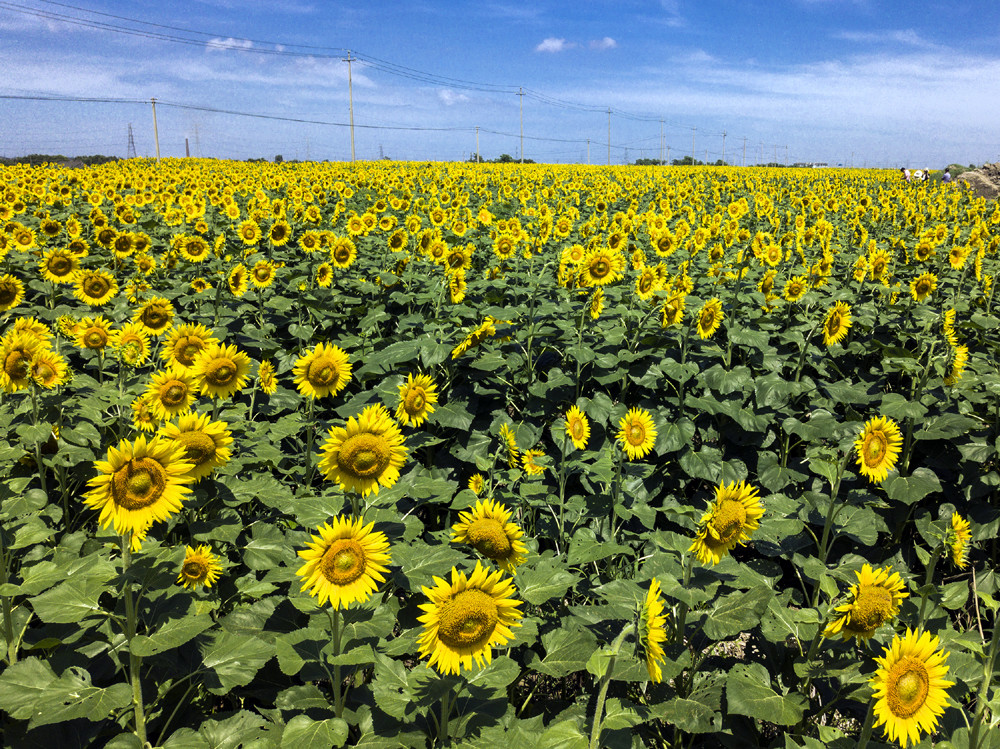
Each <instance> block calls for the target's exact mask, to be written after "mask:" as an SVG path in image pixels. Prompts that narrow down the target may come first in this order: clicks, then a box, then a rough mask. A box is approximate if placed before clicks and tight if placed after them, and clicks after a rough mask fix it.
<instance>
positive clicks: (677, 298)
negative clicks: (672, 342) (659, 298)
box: [660, 292, 687, 328]
mask: <svg viewBox="0 0 1000 749" xmlns="http://www.w3.org/2000/svg"><path fill="white" fill-rule="evenodd" d="M686 299H687V296H686V295H685V294H684V293H683V292H677V293H674V294H671V295H670V296H669V297H668V298H667V300H666V301H665V302H664V303H663V309H662V310H661V320H660V324H661V325H662V326H663V327H664V328H666V327H668V326H670V325H676V324H677V323H679V322H680V321H681V320H683V319H684V306H685V303H686Z"/></svg>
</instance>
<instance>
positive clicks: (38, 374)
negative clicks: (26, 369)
mask: <svg viewBox="0 0 1000 749" xmlns="http://www.w3.org/2000/svg"><path fill="white" fill-rule="evenodd" d="M31 374H32V376H33V377H34V378H35V379H36V380H38V381H39V382H42V383H46V382H51V381H52V380H54V379H55V378H56V370H55V369H54V368H53V367H52V365H51V364H49V363H48V362H47V361H45V360H44V359H41V360H38V361H36V362H35V363H34V365H33V366H32V368H31Z"/></svg>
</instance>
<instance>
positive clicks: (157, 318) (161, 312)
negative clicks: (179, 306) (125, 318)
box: [132, 296, 174, 335]
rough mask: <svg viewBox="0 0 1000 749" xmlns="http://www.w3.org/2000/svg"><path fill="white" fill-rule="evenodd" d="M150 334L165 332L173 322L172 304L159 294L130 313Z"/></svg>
mask: <svg viewBox="0 0 1000 749" xmlns="http://www.w3.org/2000/svg"><path fill="white" fill-rule="evenodd" d="M132 319H133V320H135V321H136V322H137V323H139V324H140V325H142V327H143V328H145V329H146V332H148V333H149V334H150V335H160V334H161V333H165V332H166V331H167V330H169V329H170V327H171V326H172V325H173V324H174V305H173V304H171V303H170V302H169V301H168V300H167V299H164V298H163V297H161V296H157V297H153V298H152V299H150V300H149V301H148V302H146V303H145V304H143V305H142V306H141V307H140V308H139V309H137V310H136V311H135V314H134V315H132Z"/></svg>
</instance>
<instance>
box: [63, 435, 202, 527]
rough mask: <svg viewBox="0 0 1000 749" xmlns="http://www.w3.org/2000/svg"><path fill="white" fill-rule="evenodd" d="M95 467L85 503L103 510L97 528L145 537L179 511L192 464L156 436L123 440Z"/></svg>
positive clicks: (176, 446) (171, 444)
mask: <svg viewBox="0 0 1000 749" xmlns="http://www.w3.org/2000/svg"><path fill="white" fill-rule="evenodd" d="M94 467H95V468H96V469H97V472H98V473H97V476H95V477H94V478H92V479H91V480H90V482H89V484H88V486H90V490H89V491H88V492H87V493H86V495H85V496H84V498H83V501H84V504H86V505H87V506H88V507H91V508H93V509H95V510H100V511H101V515H100V524H101V527H103V528H108V527H112V526H113V527H114V529H115V532H116V533H121V534H124V533H127V532H129V531H132V532H134V533H140V534H141V533H144V532H145V531H146V530H147V529H148V528H149V526H150V525H151V524H152V523H154V522H155V521H162V520H166V519H167V518H169V517H170V516H171V515H172V514H173V513H175V512H178V511H180V509H181V506H182V504H183V501H184V496H185V495H186V494H188V493H189V492H190V491H191V489H190V487H188V486H187V484H189V483H191V481H192V480H193V479H192V478H191V477H190V476H189V475H188V473H189V471H190V469H191V464H190V463H188V462H187V461H186V460H184V449H183V448H182V447H181V445H179V444H176V443H174V442H171V441H169V440H164V439H161V438H160V437H153V438H152V439H150V440H147V439H146V437H145V436H139V437H138V438H137V439H136V440H135V441H134V442H131V441H129V440H127V439H124V440H122V441H121V442H119V443H118V447H117V448H115V447H109V448H108V455H107V460H99V461H96V462H95V463H94Z"/></svg>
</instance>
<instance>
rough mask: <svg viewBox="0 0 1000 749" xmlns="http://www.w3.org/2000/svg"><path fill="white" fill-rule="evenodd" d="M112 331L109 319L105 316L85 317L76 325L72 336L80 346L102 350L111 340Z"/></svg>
mask: <svg viewBox="0 0 1000 749" xmlns="http://www.w3.org/2000/svg"><path fill="white" fill-rule="evenodd" d="M113 335H114V333H113V331H112V328H111V321H110V320H108V319H107V318H105V317H85V318H83V319H82V320H81V321H80V322H79V324H78V325H77V326H76V331H75V334H74V336H73V338H74V339H75V340H76V345H77V346H79V347H80V348H87V349H90V350H91V351H103V350H104V349H105V348H106V347H107V345H108V344H109V343H110V342H111V340H112V337H113Z"/></svg>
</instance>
